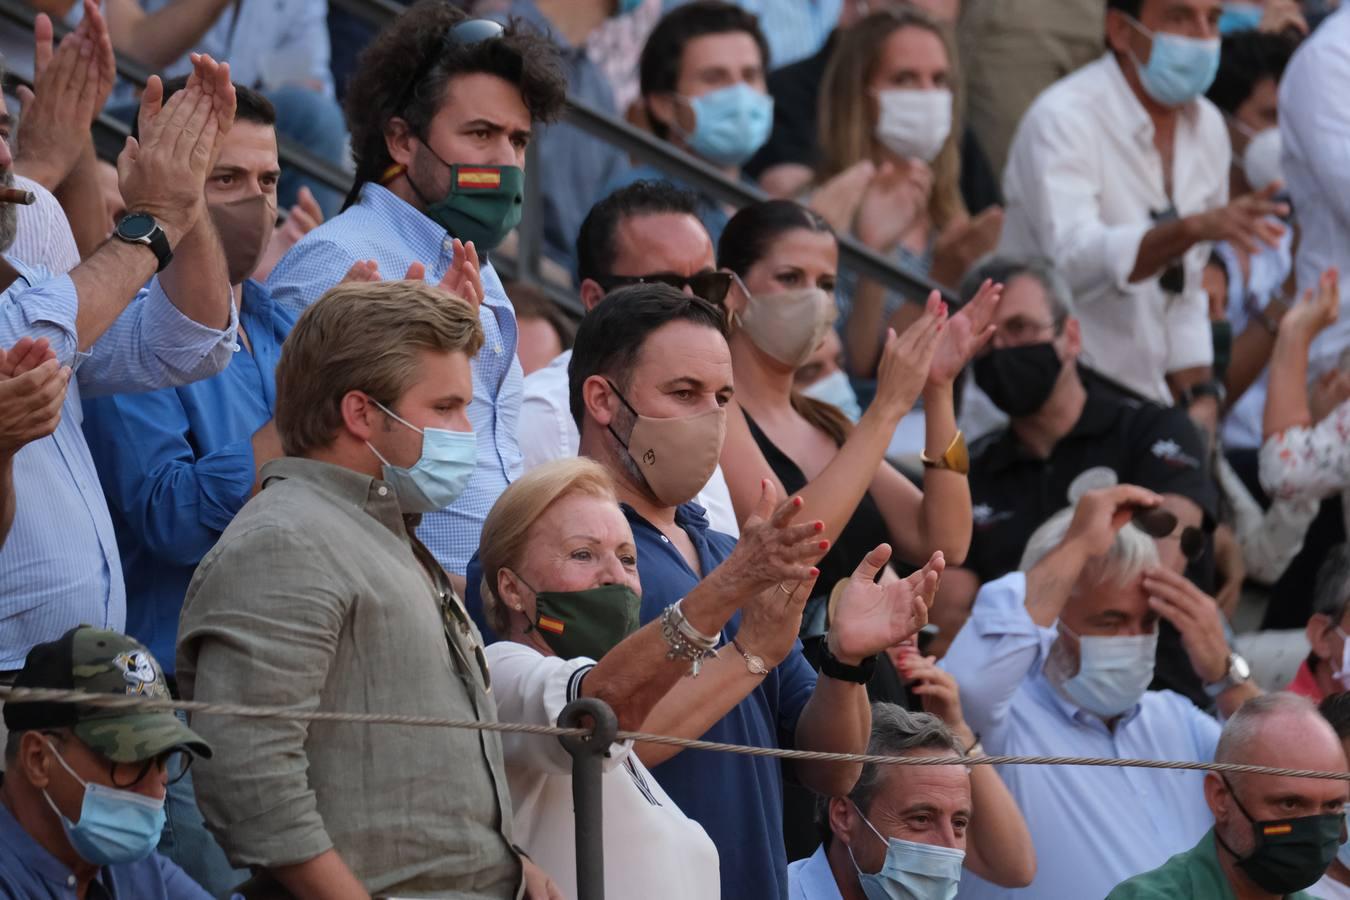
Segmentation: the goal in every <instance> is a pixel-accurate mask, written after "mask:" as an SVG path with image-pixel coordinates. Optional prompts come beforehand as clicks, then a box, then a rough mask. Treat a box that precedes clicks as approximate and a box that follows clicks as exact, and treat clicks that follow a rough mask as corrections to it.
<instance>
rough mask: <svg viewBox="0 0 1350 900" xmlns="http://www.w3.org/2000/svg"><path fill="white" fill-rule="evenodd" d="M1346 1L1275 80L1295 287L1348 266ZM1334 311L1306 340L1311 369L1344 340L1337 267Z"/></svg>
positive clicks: (1349, 325) (1348, 340)
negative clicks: (1294, 245) (1294, 226)
mask: <svg viewBox="0 0 1350 900" xmlns="http://www.w3.org/2000/svg"><path fill="white" fill-rule="evenodd" d="M1348 96H1350V5H1347V6H1343V7H1342V8H1341V9H1340V11H1338V12H1336V13H1334V14H1333V15H1331V16H1330V17H1329V18H1327V20H1326V21H1324V22H1323V23H1322V24H1321V25H1320V26H1318V28H1317V30H1316V31H1314V32H1313V34H1312V36H1311V37H1309V38H1308V39H1307V40H1306V41H1304V42H1303V44H1302V46H1300V47H1299V48H1298V52H1296V53H1295V54H1294V58H1293V59H1292V60H1291V61H1290V63H1289V67H1288V68H1287V69H1285V70H1284V78H1283V79H1281V80H1280V140H1281V141H1282V142H1283V145H1284V155H1283V158H1282V160H1281V165H1282V166H1283V169H1284V178H1285V186H1286V187H1287V188H1288V189H1289V199H1290V202H1291V203H1292V205H1293V207H1294V218H1295V221H1296V222H1297V223H1298V227H1299V245H1298V255H1297V258H1296V259H1295V260H1294V264H1295V272H1296V273H1297V275H1298V290H1299V295H1300V296H1302V294H1303V292H1304V291H1308V290H1316V288H1317V280H1318V279H1319V278H1321V276H1322V272H1323V271H1325V270H1326V269H1327V268H1328V267H1329V266H1339V267H1340V270H1341V272H1342V273H1347V272H1350V103H1347V102H1346V98H1347V97H1348ZM1341 277H1342V285H1341V317H1340V319H1339V320H1338V321H1336V322H1335V323H1334V324H1332V325H1331V326H1330V327H1328V328H1327V329H1326V330H1325V331H1323V332H1322V333H1321V334H1320V335H1318V336H1317V339H1316V340H1314V341H1313V345H1312V352H1311V353H1310V354H1309V357H1308V362H1309V369H1310V371H1311V372H1312V373H1313V374H1317V373H1319V372H1324V371H1326V370H1327V369H1330V368H1332V367H1333V366H1335V365H1336V363H1337V360H1338V359H1339V357H1340V354H1341V351H1342V350H1344V349H1345V348H1346V347H1347V346H1350V314H1347V313H1350V310H1347V309H1346V306H1345V304H1346V298H1347V297H1350V292H1347V290H1346V287H1345V281H1344V279H1345V277H1346V276H1345V274H1342V276H1341Z"/></svg>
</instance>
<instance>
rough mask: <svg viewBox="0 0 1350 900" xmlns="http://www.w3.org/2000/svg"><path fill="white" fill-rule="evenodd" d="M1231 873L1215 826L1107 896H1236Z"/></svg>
mask: <svg viewBox="0 0 1350 900" xmlns="http://www.w3.org/2000/svg"><path fill="white" fill-rule="evenodd" d="M1234 896H1235V895H1234V893H1233V888H1232V887H1231V886H1230V885H1229V883H1228V877H1227V876H1226V875H1224V874H1223V869H1221V868H1220V867H1219V854H1218V849H1217V847H1216V846H1215V843H1214V829H1213V828H1211V829H1210V830H1209V831H1208V832H1207V833H1206V834H1205V836H1204V837H1202V838H1201V839H1200V843H1198V844H1196V845H1195V846H1194V847H1192V848H1191V849H1189V850H1187V851H1186V852H1185V853H1178V854H1177V855H1176V856H1174V857H1172V858H1171V859H1169V860H1168V861H1167V862H1165V863H1163V864H1162V865H1161V866H1159V867H1158V868H1156V869H1154V870H1153V871H1152V872H1145V873H1143V874H1142V875H1136V876H1134V877H1133V878H1131V879H1130V880H1128V881H1124V882H1121V883H1120V884H1119V885H1117V886H1116V889H1115V890H1114V891H1112V892H1111V893H1110V894H1108V895H1107V898H1106V900H1234ZM1286 900H1313V895H1312V894H1309V893H1306V892H1304V891H1295V892H1294V893H1292V894H1287V895H1286Z"/></svg>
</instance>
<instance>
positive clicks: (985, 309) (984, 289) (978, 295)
mask: <svg viewBox="0 0 1350 900" xmlns="http://www.w3.org/2000/svg"><path fill="white" fill-rule="evenodd" d="M1002 297H1003V285H1001V284H994V283H993V282H992V281H990V280H988V279H985V282H984V284H982V285H980V289H979V290H978V291H976V292H975V296H974V297H972V298H971V299H970V302H969V303H967V304H966V305H965V306H963V307H961V309H960V311H958V312H957V314H956V315H954V316H952V317H951V318H950V319H948V320H947V327H946V328H944V329H943V330H942V336H941V339H940V340H939V341H938V345H937V350H936V352H935V353H934V354H933V364H932V366H931V367H930V368H929V370H928V383H929V384H933V385H950V384H951V383H952V382H954V381H956V376H957V375H960V374H961V370H962V369H963V368H965V366H966V363H968V362H970V360H971V359H972V358H973V357H974V356H975V354H976V353H979V352H980V350H981V349H982V348H983V347H984V345H985V344H987V343H989V340H990V338H992V337H993V336H994V332H995V331H996V330H997V329H996V328H995V326H994V324H993V323H994V311H995V310H997V309H998V301H999V300H1000V299H1002Z"/></svg>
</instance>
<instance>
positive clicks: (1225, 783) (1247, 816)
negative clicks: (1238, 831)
mask: <svg viewBox="0 0 1350 900" xmlns="http://www.w3.org/2000/svg"><path fill="white" fill-rule="evenodd" d="M1219 778H1220V780H1222V781H1223V786H1224V787H1225V788H1227V789H1228V796H1230V797H1232V798H1233V802H1234V803H1236V804H1237V808H1238V811H1239V812H1241V813H1242V815H1243V818H1245V819H1246V820H1247V824H1249V825H1251V826H1252V838H1253V839H1254V840H1255V842H1256V843H1255V845H1254V846H1253V847H1252V852H1251V853H1249V854H1248V855H1247V856H1245V857H1244V856H1241V855H1239V854H1238V853H1237V852H1235V851H1234V850H1233V848H1232V847H1230V846H1228V842H1227V841H1225V840H1224V839H1223V836H1222V835H1221V834H1219V829H1218V828H1215V829H1214V840H1215V841H1217V842H1218V844H1219V846H1220V847H1222V848H1223V849H1225V850H1227V851H1228V855H1229V856H1231V857H1233V859H1235V860H1237V861H1239V862H1241V861H1242V860H1244V859H1250V858H1251V857H1252V856H1254V855H1256V852H1257V851H1258V850H1260V849H1261V835H1260V834H1258V833H1257V831H1256V820H1255V819H1253V818H1252V814H1251V813H1249V812H1247V807H1245V806H1243V805H1242V801H1241V800H1239V799H1238V795H1237V791H1235V790H1233V785H1232V782H1230V781H1229V780H1228V776H1227V775H1225V774H1224V773H1222V772H1220V773H1219Z"/></svg>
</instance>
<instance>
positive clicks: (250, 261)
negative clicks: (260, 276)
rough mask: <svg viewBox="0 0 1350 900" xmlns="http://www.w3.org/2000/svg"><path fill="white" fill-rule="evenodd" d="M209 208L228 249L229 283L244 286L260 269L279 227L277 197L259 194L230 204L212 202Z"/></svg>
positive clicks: (221, 241)
mask: <svg viewBox="0 0 1350 900" xmlns="http://www.w3.org/2000/svg"><path fill="white" fill-rule="evenodd" d="M207 209H208V210H210V212H211V221H212V222H213V223H215V226H216V232H217V233H218V234H219V235H220V245H221V247H222V248H223V249H224V250H225V266H226V268H228V269H229V270H230V284H242V283H243V282H244V280H245V279H247V278H248V277H249V276H250V275H252V274H253V270H254V269H256V268H258V260H260V259H262V255H263V252H264V251H265V250H266V249H267V244H268V242H269V241H271V240H272V231H273V230H274V229H275V228H276V225H277V198H276V195H275V194H258V195H256V196H253V197H247V198H245V199H243V200H232V201H230V202H229V203H212V204H210V205H209V206H207Z"/></svg>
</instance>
